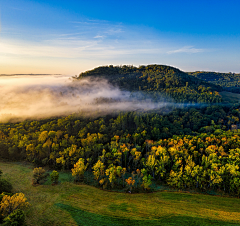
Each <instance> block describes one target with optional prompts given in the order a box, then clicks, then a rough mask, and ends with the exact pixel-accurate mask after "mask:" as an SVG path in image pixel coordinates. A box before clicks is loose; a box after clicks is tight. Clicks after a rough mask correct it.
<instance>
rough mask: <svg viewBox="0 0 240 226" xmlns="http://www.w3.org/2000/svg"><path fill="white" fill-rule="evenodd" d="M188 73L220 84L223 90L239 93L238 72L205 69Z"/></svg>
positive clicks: (239, 76) (239, 80)
mask: <svg viewBox="0 0 240 226" xmlns="http://www.w3.org/2000/svg"><path fill="white" fill-rule="evenodd" d="M188 74H189V75H192V76H194V77H196V78H199V79H201V80H204V81H206V82H209V83H212V84H215V85H219V86H222V87H223V89H224V90H225V91H229V92H233V93H240V74H237V73H231V72H229V73H219V72H206V71H196V72H188Z"/></svg>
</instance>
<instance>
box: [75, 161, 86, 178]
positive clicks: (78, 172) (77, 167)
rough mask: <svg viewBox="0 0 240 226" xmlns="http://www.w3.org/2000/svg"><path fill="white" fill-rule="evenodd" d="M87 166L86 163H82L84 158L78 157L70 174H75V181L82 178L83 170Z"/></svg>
mask: <svg viewBox="0 0 240 226" xmlns="http://www.w3.org/2000/svg"><path fill="white" fill-rule="evenodd" d="M87 167H88V163H87V164H86V165H85V164H84V159H83V158H80V159H79V160H78V161H77V162H76V164H74V168H73V169H72V175H73V176H75V178H76V179H75V181H79V180H80V179H82V178H83V175H84V172H85V171H86V169H87Z"/></svg>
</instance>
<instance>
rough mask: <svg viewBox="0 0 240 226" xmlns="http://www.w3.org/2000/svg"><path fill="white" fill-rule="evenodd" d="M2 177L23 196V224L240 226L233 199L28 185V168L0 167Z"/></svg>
mask: <svg viewBox="0 0 240 226" xmlns="http://www.w3.org/2000/svg"><path fill="white" fill-rule="evenodd" d="M0 168H1V169H2V171H3V178H6V179H8V180H9V181H10V182H11V183H12V184H13V186H14V192H23V193H24V194H25V195H26V197H27V199H28V202H29V203H30V207H29V208H28V209H27V210H26V219H27V225H52V226H53V225H58V226H60V225H86V226H87V225H100V226H101V225H102V226H103V225H117V226H118V225H119V226H120V225H194V226H198V225H240V200H239V199H238V198H229V197H219V196H210V195H203V194H193V193H183V192H169V191H161V192H155V193H144V194H128V193H116V192H108V191H103V190H100V189H97V188H95V187H92V186H88V185H84V184H78V185H77V184H74V183H73V182H71V180H72V178H71V175H70V174H68V173H61V172H60V181H61V182H60V184H59V185H56V186H52V185H51V184H50V183H49V182H47V183H45V184H44V185H39V186H32V183H31V180H32V171H33V166H32V165H30V164H23V163H10V162H2V161H1V162H0Z"/></svg>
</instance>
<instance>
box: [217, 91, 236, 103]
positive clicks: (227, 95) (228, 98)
mask: <svg viewBox="0 0 240 226" xmlns="http://www.w3.org/2000/svg"><path fill="white" fill-rule="evenodd" d="M219 94H220V95H221V96H222V98H223V102H229V103H236V102H240V94H238V93H231V92H226V91H223V92H219Z"/></svg>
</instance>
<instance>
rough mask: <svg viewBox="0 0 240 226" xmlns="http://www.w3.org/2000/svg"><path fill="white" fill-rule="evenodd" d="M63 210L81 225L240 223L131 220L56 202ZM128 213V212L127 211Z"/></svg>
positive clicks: (176, 218)
mask: <svg viewBox="0 0 240 226" xmlns="http://www.w3.org/2000/svg"><path fill="white" fill-rule="evenodd" d="M55 205H56V206H57V207H59V208H60V209H62V210H65V211H67V212H68V213H69V214H70V215H71V216H72V218H73V219H74V220H75V221H76V223H77V224H78V225H79V226H80V225H81V226H92V225H98V226H113V225H114V226H123V225H126V226H128V225H129V226H130V225H131V226H135V225H136V226H146V225H149V226H155V225H161V226H165V225H166V226H167V225H183V226H184V225H186V226H208V225H214V226H216V225H219V226H220V225H221V226H222V225H239V224H236V223H230V222H225V221H217V220H211V219H204V218H197V217H190V216H167V217H161V218H159V219H156V220H131V219H127V218H118V217H111V216H104V215H100V214H95V213H90V212H87V211H84V210H81V209H77V208H74V207H72V206H70V205H65V204H62V203H57V204H55ZM126 215H127V213H126Z"/></svg>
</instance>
